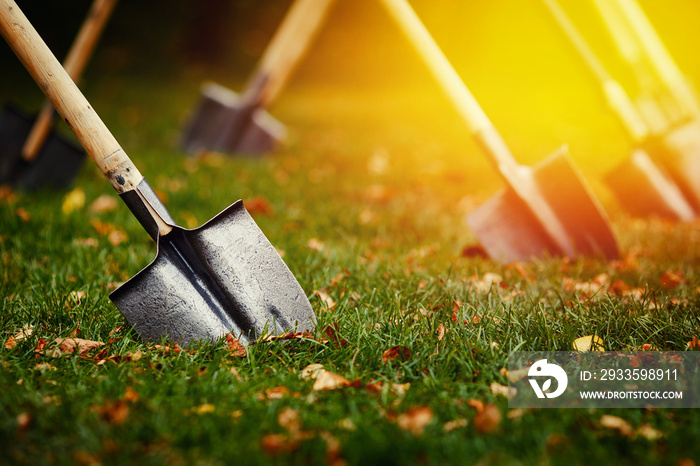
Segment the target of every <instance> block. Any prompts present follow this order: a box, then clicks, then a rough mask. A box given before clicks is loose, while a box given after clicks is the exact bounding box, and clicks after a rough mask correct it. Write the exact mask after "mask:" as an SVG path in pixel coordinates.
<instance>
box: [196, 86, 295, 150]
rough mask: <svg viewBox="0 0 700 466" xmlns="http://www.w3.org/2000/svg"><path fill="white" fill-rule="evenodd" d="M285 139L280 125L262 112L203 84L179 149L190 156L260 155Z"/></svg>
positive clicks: (223, 90)
mask: <svg viewBox="0 0 700 466" xmlns="http://www.w3.org/2000/svg"><path fill="white" fill-rule="evenodd" d="M285 136H286V129H285V127H284V125H283V124H282V123H280V122H279V121H278V120H276V119H275V118H274V117H273V116H272V115H270V114H269V113H268V112H267V111H266V110H264V109H262V108H249V107H246V106H244V105H242V104H241V102H240V98H239V96H238V94H236V93H235V92H233V91H232V90H230V89H227V88H225V87H223V86H220V85H218V84H215V83H207V84H205V85H204V86H203V87H202V95H201V96H200V100H199V103H198V104H197V107H196V109H195V111H194V112H193V114H192V117H191V119H190V122H189V124H188V125H187V127H186V129H185V131H184V133H183V137H182V147H183V148H184V149H185V150H186V151H187V152H188V153H189V154H192V155H196V154H197V153H198V152H199V151H202V150H211V151H219V152H224V153H228V154H237V153H243V154H263V153H266V152H269V151H271V150H273V149H274V148H275V147H276V146H277V144H278V143H279V141H281V140H282V139H284V137H285Z"/></svg>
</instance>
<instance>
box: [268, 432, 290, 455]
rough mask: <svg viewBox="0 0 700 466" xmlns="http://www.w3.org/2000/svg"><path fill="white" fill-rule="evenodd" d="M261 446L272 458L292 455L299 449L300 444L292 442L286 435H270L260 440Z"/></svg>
mask: <svg viewBox="0 0 700 466" xmlns="http://www.w3.org/2000/svg"><path fill="white" fill-rule="evenodd" d="M260 446H261V447H262V449H263V451H264V452H265V453H266V454H268V455H270V456H278V455H281V454H284V453H290V452H292V451H294V450H296V449H297V448H299V442H296V441H292V440H290V439H289V437H287V436H286V435H284V434H268V435H266V436H264V437H263V438H261V439H260Z"/></svg>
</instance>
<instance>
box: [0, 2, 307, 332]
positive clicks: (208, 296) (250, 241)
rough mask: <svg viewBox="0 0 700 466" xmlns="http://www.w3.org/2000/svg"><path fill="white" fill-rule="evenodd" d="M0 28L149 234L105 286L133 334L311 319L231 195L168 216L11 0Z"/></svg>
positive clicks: (290, 326)
mask: <svg viewBox="0 0 700 466" xmlns="http://www.w3.org/2000/svg"><path fill="white" fill-rule="evenodd" d="M0 33H2V35H3V37H4V38H5V40H6V41H7V42H8V43H9V44H10V46H11V47H12V49H13V50H14V52H15V54H17V56H18V57H19V59H20V60H21V61H22V63H23V64H24V66H25V68H27V70H28V71H29V73H30V74H31V75H32V77H33V78H34V80H35V81H36V82H37V84H38V85H39V87H40V88H41V89H42V90H43V91H44V93H45V94H46V96H47V97H48V99H49V100H50V101H51V103H52V104H53V105H54V107H55V108H56V110H57V111H58V113H59V114H60V115H61V117H62V118H63V119H64V120H65V121H66V123H68V126H69V127H71V128H72V130H73V131H74V132H75V134H76V136H77V137H78V140H79V141H80V142H81V144H82V145H83V146H84V147H85V149H86V151H87V153H88V154H89V155H90V158H92V160H93V161H94V162H95V163H96V164H97V166H98V167H99V169H100V171H102V173H104V175H105V176H106V177H107V179H108V180H109V181H110V183H111V184H112V186H113V187H114V189H115V190H116V191H117V192H118V193H119V195H120V196H121V198H122V200H123V201H124V202H125V203H126V205H127V206H128V207H129V209H130V210H131V212H132V213H133V214H134V215H135V216H136V218H137V219H138V220H139V222H140V223H141V224H142V225H143V227H144V228H145V229H146V231H147V232H148V233H149V234H150V235H151V237H152V238H153V239H154V240H156V242H157V244H158V254H157V256H156V258H155V260H154V261H153V262H152V263H151V264H150V265H149V266H147V267H146V268H145V269H143V270H142V271H141V272H139V273H138V274H136V275H135V276H134V277H132V278H131V279H130V280H129V281H128V282H126V283H125V284H124V285H122V286H121V287H120V288H118V289H117V290H115V291H114V292H113V293H112V294H111V296H110V299H112V301H114V303H115V304H116V306H117V308H119V310H120V311H121V312H122V313H123V314H124V316H125V317H126V319H127V320H128V321H129V323H130V324H131V325H133V327H134V329H135V330H136V331H137V332H138V333H139V334H140V335H141V337H142V338H144V339H147V340H152V341H158V340H160V339H161V338H163V337H166V338H168V339H172V340H174V341H175V342H177V343H180V344H182V345H187V344H189V343H190V342H191V341H193V340H201V339H208V340H216V339H218V338H220V337H221V336H223V335H224V334H226V333H228V332H232V333H234V335H235V336H236V337H238V338H239V339H240V340H241V342H242V343H244V344H246V343H248V342H250V341H251V340H252V339H255V338H256V337H257V336H259V335H261V334H263V333H264V332H269V333H281V332H283V331H285V330H299V331H301V330H307V329H310V328H312V326H313V325H314V321H315V316H314V312H313V309H312V308H311V305H310V304H309V301H308V299H307V298H306V295H305V294H304V290H302V288H301V286H300V285H299V283H298V282H297V281H296V279H295V278H294V275H292V273H291V272H290V270H289V269H288V268H287V266H286V265H285V263H284V262H283V261H282V258H281V257H280V256H279V254H278V253H277V251H276V250H275V248H274V247H273V246H272V245H271V244H270V242H269V241H268V240H267V238H265V235H264V234H263V233H262V231H260V229H259V228H258V226H257V225H256V224H255V222H254V221H253V219H252V218H251V217H250V215H249V214H248V213H247V212H246V210H245V208H244V207H243V204H242V202H241V201H238V202H236V203H234V204H233V205H231V206H230V207H228V208H227V209H226V210H224V211H223V212H221V213H220V214H218V215H217V216H216V217H214V218H213V219H212V220H210V221H209V222H207V223H206V224H205V225H204V226H202V227H200V228H196V229H194V230H185V229H183V228H181V227H179V226H177V225H175V222H174V221H173V219H172V218H171V217H170V215H169V214H168V212H167V210H166V209H165V206H164V205H163V204H162V203H161V202H160V201H159V200H158V197H157V196H156V195H155V193H154V192H153V190H152V189H151V188H150V187H149V185H148V183H147V182H146V180H145V179H144V178H143V176H142V175H141V174H140V173H139V171H138V169H137V168H136V166H135V165H134V164H133V163H132V162H131V160H130V159H129V158H128V157H127V155H126V154H125V153H124V151H123V150H122V149H121V147H120V146H119V144H118V143H117V141H116V140H115V139H114V136H112V134H111V133H110V132H109V130H108V129H107V127H106V126H105V125H104V123H102V121H101V120H100V118H99V117H98V116H97V113H95V111H94V110H93V109H92V107H91V106H90V104H89V103H88V101H87V100H85V97H83V95H82V94H81V93H80V91H79V90H78V88H77V87H76V86H75V84H74V83H73V81H72V80H71V79H70V77H69V76H68V74H67V73H66V72H65V70H64V69H63V68H62V67H61V65H60V64H59V63H58V61H57V60H56V59H55V58H54V56H53V55H52V54H51V51H50V50H49V49H48V47H47V46H46V44H44V42H43V41H42V40H41V38H40V37H39V35H38V34H37V33H36V31H35V30H34V28H33V27H32V25H31V24H30V23H29V21H28V20H27V18H26V17H24V15H23V14H22V12H21V11H20V10H19V8H18V7H17V5H16V4H15V2H14V1H13V0H0Z"/></svg>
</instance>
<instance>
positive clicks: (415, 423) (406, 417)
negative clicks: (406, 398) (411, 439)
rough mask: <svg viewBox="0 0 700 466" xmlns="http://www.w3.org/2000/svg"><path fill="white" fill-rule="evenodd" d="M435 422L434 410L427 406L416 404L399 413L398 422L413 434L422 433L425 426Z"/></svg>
mask: <svg viewBox="0 0 700 466" xmlns="http://www.w3.org/2000/svg"><path fill="white" fill-rule="evenodd" d="M431 422H433V410H432V409H430V408H429V407H427V406H416V407H413V408H411V409H409V410H408V411H407V412H405V413H403V414H399V415H398V416H397V418H396V423H397V424H398V426H399V427H401V428H402V429H404V430H408V431H410V432H411V433H412V434H413V435H422V434H423V431H424V430H425V427H426V426H427V425H428V424H430V423H431Z"/></svg>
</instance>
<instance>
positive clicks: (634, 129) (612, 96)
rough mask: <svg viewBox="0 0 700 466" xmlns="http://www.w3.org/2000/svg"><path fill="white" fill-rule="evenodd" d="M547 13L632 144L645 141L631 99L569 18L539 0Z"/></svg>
mask: <svg viewBox="0 0 700 466" xmlns="http://www.w3.org/2000/svg"><path fill="white" fill-rule="evenodd" d="M542 2H543V3H544V4H545V6H546V7H547V8H548V9H549V12H550V13H551V14H552V16H553V17H554V20H555V22H556V23H557V24H558V25H559V26H560V27H561V29H562V30H563V31H564V34H565V35H566V37H568V39H569V41H570V42H571V44H572V45H573V46H574V48H575V49H576V51H577V52H578V54H579V55H580V56H581V58H582V59H583V61H584V62H585V63H586V65H587V66H588V68H589V69H590V70H591V72H592V73H593V75H594V76H595V78H596V79H597V80H598V82H599V83H600V85H601V87H602V90H603V94H604V95H605V99H606V101H607V103H608V106H609V107H610V108H611V109H612V110H613V111H614V112H615V114H616V115H617V116H618V118H619V119H620V121H621V122H622V125H623V126H624V127H625V129H626V130H627V132H628V133H629V134H630V136H631V137H632V139H634V140H635V141H641V140H642V139H644V138H645V137H646V136H647V135H648V133H649V130H648V128H647V125H646V123H645V122H644V119H643V118H642V116H641V115H640V114H639V112H638V111H637V108H636V107H635V105H634V103H633V102H632V100H631V99H630V98H629V96H628V95H627V93H626V92H625V90H624V89H623V88H622V86H620V84H619V83H618V82H617V81H615V80H614V79H613V78H612V76H611V75H610V73H609V72H608V70H607V69H606V68H605V66H604V65H603V62H601V61H600V59H599V58H598V57H597V56H596V54H595V53H594V52H593V49H591V47H590V46H589V45H588V43H587V42H586V40H585V39H584V38H583V35H582V34H581V33H580V32H579V30H578V29H576V26H574V24H573V23H572V22H571V19H570V18H569V16H568V15H567V14H566V13H565V12H564V10H563V9H562V8H561V5H560V4H559V2H557V0H542Z"/></svg>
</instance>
